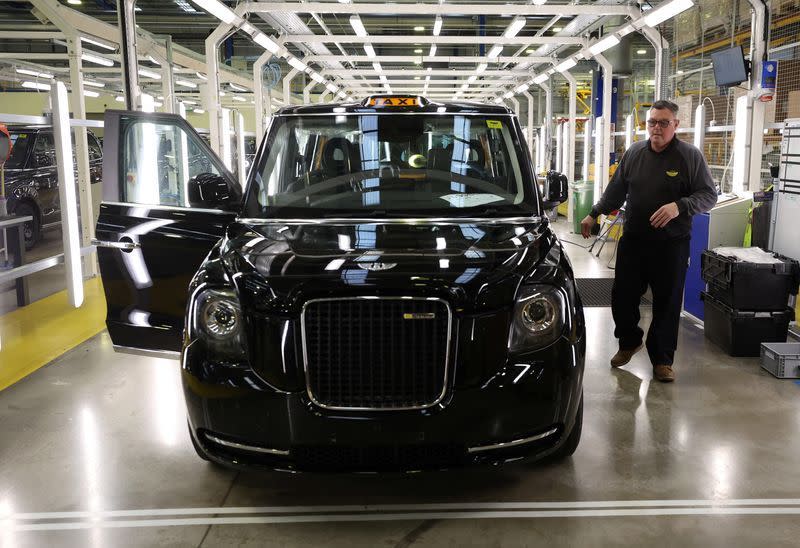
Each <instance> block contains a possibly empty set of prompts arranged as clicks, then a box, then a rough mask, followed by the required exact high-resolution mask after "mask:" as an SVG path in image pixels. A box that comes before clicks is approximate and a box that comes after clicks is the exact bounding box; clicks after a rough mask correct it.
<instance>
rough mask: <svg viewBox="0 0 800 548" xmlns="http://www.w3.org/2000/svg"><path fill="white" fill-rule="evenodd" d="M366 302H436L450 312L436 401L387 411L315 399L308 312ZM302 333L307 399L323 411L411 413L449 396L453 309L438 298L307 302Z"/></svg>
mask: <svg viewBox="0 0 800 548" xmlns="http://www.w3.org/2000/svg"><path fill="white" fill-rule="evenodd" d="M365 300H381V301H427V302H436V303H439V304H440V305H442V306H443V307H444V310H445V311H446V312H447V336H446V339H445V349H444V350H445V352H444V364H443V367H442V370H443V378H442V389H441V391H440V393H439V394H438V395H437V396H436V398H435V399H434V400H432V401H430V402H425V403H421V404H419V405H411V406H409V405H397V406H384V407H376V406H352V405H337V404H335V403H325V402H322V401H320V400H319V398H318V397H316V396H315V394H314V390H313V387H312V377H311V375H312V374H313V371H312V370H311V368H310V364H309V355H308V354H309V352H308V347H309V333H308V330H307V313H308V308H309V307H310V306H311V305H314V304H318V303H324V302H345V301H365ZM300 324H301V333H302V337H303V342H302V346H303V369H304V372H305V377H306V392H307V394H308V397H309V398H310V399H311V401H312V402H313V403H314V404H315V405H317V406H318V407H320V408H323V409H328V410H333V411H409V410H417V409H427V408H429V407H433V406H434V405H437V404H438V403H440V402H441V401H442V400H443V399H444V397H445V395H446V393H447V387H448V382H449V369H450V348H451V346H452V335H453V333H452V330H453V312H452V309H451V307H450V304H449V303H448V302H447V301H445V300H444V299H440V298H436V297H407V296H402V297H377V296H356V297H337V298H320V299H311V300H309V301H307V302H306V303H305V304H304V305H303V310H302V314H301V321H300Z"/></svg>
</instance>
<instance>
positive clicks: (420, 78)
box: [414, 76, 422, 80]
mask: <svg viewBox="0 0 800 548" xmlns="http://www.w3.org/2000/svg"><path fill="white" fill-rule="evenodd" d="M414 80H422V77H421V76H414Z"/></svg>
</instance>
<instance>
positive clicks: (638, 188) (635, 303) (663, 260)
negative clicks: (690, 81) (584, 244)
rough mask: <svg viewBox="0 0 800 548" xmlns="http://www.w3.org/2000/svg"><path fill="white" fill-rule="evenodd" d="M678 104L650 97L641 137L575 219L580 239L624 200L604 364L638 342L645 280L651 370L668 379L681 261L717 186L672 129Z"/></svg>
mask: <svg viewBox="0 0 800 548" xmlns="http://www.w3.org/2000/svg"><path fill="white" fill-rule="evenodd" d="M677 115H678V105H676V104H675V103H672V102H670V101H656V102H655V103H653V107H652V108H651V109H650V112H649V114H648V116H649V117H648V120H647V131H648V134H649V136H650V138H649V139H648V140H647V141H640V142H637V143H634V144H633V145H632V146H631V147H630V148H629V149H628V150H627V152H625V155H624V156H623V157H622V161H621V162H620V164H619V167H618V168H617V170H616V172H615V173H614V177H613V178H612V179H611V182H610V183H609V185H608V187H607V188H606V190H605V192H604V193H603V196H602V197H601V198H600V201H599V202H597V203H596V204H595V205H594V206H593V207H592V211H591V213H590V214H589V215H587V216H586V217H585V218H584V219H583V221H581V232H582V234H583V237H584V238H588V237H589V232H590V230H591V228H592V226H593V225H594V224H595V223H596V222H597V217H598V216H599V215H600V214H601V213H602V214H604V215H608V214H609V213H610V212H612V211H614V210H615V209H618V208H620V207H621V206H622V204H623V203H627V205H626V206H625V230H624V235H623V236H622V239H621V240H620V242H619V249H618V252H617V253H618V255H617V266H616V273H615V279H614V287H613V289H612V293H611V311H612V314H613V316H614V323H615V325H616V328H615V330H614V336H615V337H616V338H618V339H619V351H618V352H617V353H616V354H615V355H614V357H612V358H611V366H612V367H621V366H623V365H625V364H627V363H628V362H629V361H630V360H631V358H632V357H633V355H634V354H636V352H638V351H639V350H640V349H641V348H642V337H643V335H644V332H643V331H642V329H641V328H640V327H639V303H640V300H641V297H642V295H644V293H645V291H647V286H648V285H649V286H650V288H651V290H652V292H653V320H652V322H651V323H650V330H649V331H648V332H647V352H648V354H649V356H650V362H651V363H652V364H653V376H654V377H655V378H656V379H657V380H659V381H661V382H672V381H674V380H675V373H674V372H673V370H672V364H673V358H674V354H675V348H676V347H677V344H678V323H679V321H680V312H681V306H682V303H683V285H684V279H685V277H686V268H687V266H688V262H689V238H690V237H691V229H692V216H694V215H695V214H697V213H703V212H705V211H708V210H709V209H711V208H712V207H713V206H714V205H715V204H716V203H717V192H716V189H715V187H714V181H713V180H712V178H711V172H710V171H709V169H708V165H707V164H706V162H705V159H704V158H703V154H702V152H700V150H698V149H697V148H696V147H694V146H692V145H689V144H687V143H684V142H682V141H680V140H679V139H678V137H677V136H676V135H675V130H676V129H677V128H678V124H679V123H680V121H679V120H678V118H677Z"/></svg>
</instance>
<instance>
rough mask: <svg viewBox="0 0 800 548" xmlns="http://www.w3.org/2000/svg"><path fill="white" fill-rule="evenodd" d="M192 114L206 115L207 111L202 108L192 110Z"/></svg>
mask: <svg viewBox="0 0 800 548" xmlns="http://www.w3.org/2000/svg"><path fill="white" fill-rule="evenodd" d="M192 112H194V113H195V114H205V113H206V111H205V110H203V109H202V108H195V109H192Z"/></svg>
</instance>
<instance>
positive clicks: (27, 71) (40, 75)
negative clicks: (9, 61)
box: [14, 67, 53, 80]
mask: <svg viewBox="0 0 800 548" xmlns="http://www.w3.org/2000/svg"><path fill="white" fill-rule="evenodd" d="M14 70H15V71H17V73H18V74H27V75H28V76H35V77H37V78H45V79H47V80H52V79H53V75H52V74H50V73H48V72H39V71H36V70H30V69H25V68H16V67H15V68H14Z"/></svg>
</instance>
